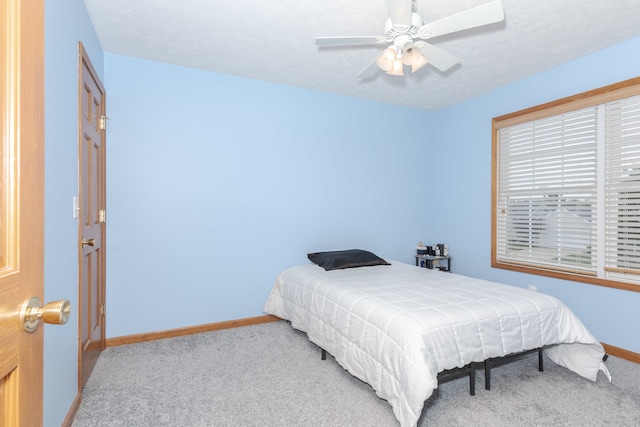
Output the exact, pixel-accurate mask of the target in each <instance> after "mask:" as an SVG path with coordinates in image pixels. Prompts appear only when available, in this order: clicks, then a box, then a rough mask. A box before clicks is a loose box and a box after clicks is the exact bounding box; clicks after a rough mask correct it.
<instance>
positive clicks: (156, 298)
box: [105, 54, 432, 337]
mask: <svg viewBox="0 0 640 427" xmlns="http://www.w3.org/2000/svg"><path fill="white" fill-rule="evenodd" d="M105 75H106V87H107V91H108V111H109V116H110V118H111V120H110V122H109V129H108V138H107V140H108V142H107V159H108V167H107V211H108V214H107V217H108V221H107V230H108V231H107V245H108V252H107V253H108V263H107V264H108V267H107V336H108V337H116V336H123V335H130V334H137V333H143V332H150V331H162V330H165V329H170V328H179V327H185V326H190V325H198V324H205V323H211V322H218V321H226V320H234V319H241V318H246V317H253V316H259V315H262V306H263V304H264V301H265V299H266V296H267V294H268V292H269V290H270V288H271V285H272V284H273V281H274V279H275V277H276V275H277V274H278V273H279V272H280V271H281V270H283V269H285V268H286V267H289V266H292V265H295V264H300V263H304V262H308V261H307V260H306V254H307V253H308V252H313V251H320V250H332V249H350V248H365V249H369V250H372V251H374V252H376V253H378V254H379V255H380V256H383V257H388V258H391V259H398V260H403V261H406V262H413V258H412V256H413V254H414V253H415V245H416V243H417V242H418V241H419V240H421V239H423V236H424V230H425V229H426V224H425V223H424V219H425V218H426V217H427V213H426V210H427V208H428V207H429V206H431V203H430V199H429V197H428V192H429V188H428V186H427V185H425V184H424V183H425V182H426V178H427V169H428V164H429V163H430V161H429V160H428V159H429V158H428V156H427V154H428V152H429V144H428V135H429V133H430V132H431V127H432V123H431V122H430V120H429V114H428V113H427V112H425V111H419V110H415V109H409V108H402V107H397V106H392V105H387V104H380V103H373V102H369V101H364V100H360V99H354V98H348V97H343V96H337V95H331V94H326V93H320V92H314V91H310V90H305V89H300V88H293V87H289V86H282V85H276V84H271V83H266V82H261V81H256V80H248V79H244V78H238V77H231V76H227V75H221V74H216V73H211V72H206V71H200V70H195V69H189V68H184V67H178V66H173V65H166V64H161V63H157V62H151V61H146V60H141V59H134V58H130V57H125V56H120V55H113V54H106V55H105Z"/></svg>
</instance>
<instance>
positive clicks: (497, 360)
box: [320, 347, 609, 396]
mask: <svg viewBox="0 0 640 427" xmlns="http://www.w3.org/2000/svg"><path fill="white" fill-rule="evenodd" d="M320 349H321V350H322V355H321V359H322V360H326V359H327V351H326V350H325V349H324V348H320ZM534 352H537V353H538V371H540V372H543V371H544V362H543V352H544V349H543V348H542V347H540V348H534V349H531V350H527V351H523V352H520V353H512V354H507V355H506V356H500V357H490V358H489V359H486V360H485V361H484V362H483V363H484V388H485V390H491V369H492V368H493V367H495V366H500V365H504V364H506V363H509V362H511V361H512V360H514V359H516V358H518V357H521V356H525V355H527V354H530V353H534ZM608 358H609V355H608V354H606V353H605V355H604V356H603V357H602V361H603V362H606V361H607V359H608ZM467 375H469V394H470V395H471V396H475V395H476V363H469V364H468V365H466V366H463V367H461V368H453V369H447V370H445V371H442V372H439V373H438V383H440V382H441V381H442V382H446V381H449V380H452V379H455V378H460V377H461V376H467Z"/></svg>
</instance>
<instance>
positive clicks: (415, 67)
mask: <svg viewBox="0 0 640 427" xmlns="http://www.w3.org/2000/svg"><path fill="white" fill-rule="evenodd" d="M428 63H429V61H427V59H426V58H425V57H424V56H422V55H420V57H419V58H418V60H417V61H416V62H414V63H413V64H411V72H412V73H415V72H416V71H418V70H421V69H422V67H424V66H425V65H427V64H428Z"/></svg>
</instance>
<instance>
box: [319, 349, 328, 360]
mask: <svg viewBox="0 0 640 427" xmlns="http://www.w3.org/2000/svg"><path fill="white" fill-rule="evenodd" d="M320 359H321V360H327V350H325V349H324V348H323V349H322V356H320Z"/></svg>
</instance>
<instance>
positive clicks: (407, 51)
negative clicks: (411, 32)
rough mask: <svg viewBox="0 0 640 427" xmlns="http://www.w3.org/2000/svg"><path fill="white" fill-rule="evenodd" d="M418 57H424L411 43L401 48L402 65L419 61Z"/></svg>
mask: <svg viewBox="0 0 640 427" xmlns="http://www.w3.org/2000/svg"><path fill="white" fill-rule="evenodd" d="M420 59H424V58H423V56H422V53H421V52H420V49H416V48H415V47H414V46H413V43H412V44H411V45H410V46H409V47H406V48H404V49H403V50H402V62H403V63H404V65H413V64H416V63H418V62H420Z"/></svg>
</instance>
